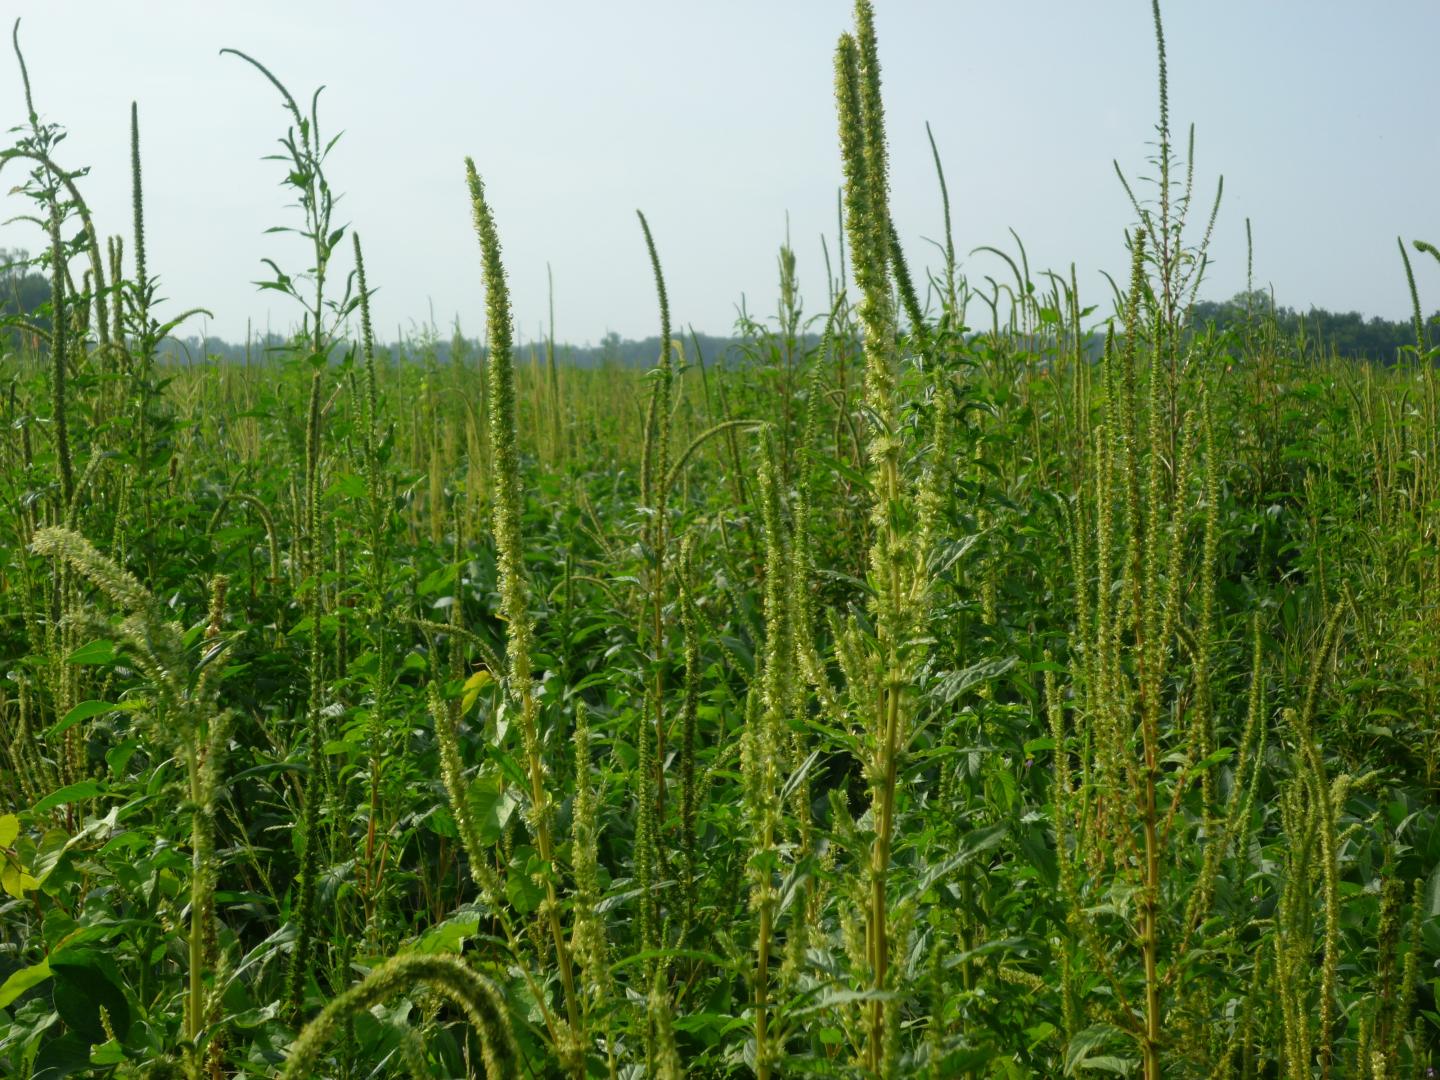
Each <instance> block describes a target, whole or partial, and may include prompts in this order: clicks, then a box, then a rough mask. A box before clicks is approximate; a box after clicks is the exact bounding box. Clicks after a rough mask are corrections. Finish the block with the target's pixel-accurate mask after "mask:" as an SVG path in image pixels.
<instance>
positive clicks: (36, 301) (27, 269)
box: [0, 248, 50, 349]
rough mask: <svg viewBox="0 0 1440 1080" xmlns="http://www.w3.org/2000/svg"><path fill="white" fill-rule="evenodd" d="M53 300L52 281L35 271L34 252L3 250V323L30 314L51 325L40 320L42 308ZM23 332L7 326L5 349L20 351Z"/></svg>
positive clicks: (0, 306) (0, 275)
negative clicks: (51, 295) (17, 348)
mask: <svg viewBox="0 0 1440 1080" xmlns="http://www.w3.org/2000/svg"><path fill="white" fill-rule="evenodd" d="M49 300H50V280H49V279H48V278H47V277H45V276H44V275H43V274H40V273H38V272H37V271H36V270H35V266H34V264H33V263H32V262H31V260H30V253H29V252H28V251H24V250H21V249H18V248H15V249H12V248H0V320H3V319H6V318H9V317H12V316H15V315H27V316H31V317H33V318H34V321H35V322H37V323H39V324H40V325H41V326H48V325H49V320H48V319H45V318H42V317H36V312H37V311H38V310H39V309H40V307H41V306H42V305H44V304H46V303H48V302H49ZM21 333H22V331H21V330H20V329H19V328H18V327H15V326H6V327H5V328H4V334H3V337H0V340H3V341H4V344H5V348H7V349H13V348H16V347H17V346H18V345H19V344H20V342H21Z"/></svg>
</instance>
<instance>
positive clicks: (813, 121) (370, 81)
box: [0, 0, 1440, 342]
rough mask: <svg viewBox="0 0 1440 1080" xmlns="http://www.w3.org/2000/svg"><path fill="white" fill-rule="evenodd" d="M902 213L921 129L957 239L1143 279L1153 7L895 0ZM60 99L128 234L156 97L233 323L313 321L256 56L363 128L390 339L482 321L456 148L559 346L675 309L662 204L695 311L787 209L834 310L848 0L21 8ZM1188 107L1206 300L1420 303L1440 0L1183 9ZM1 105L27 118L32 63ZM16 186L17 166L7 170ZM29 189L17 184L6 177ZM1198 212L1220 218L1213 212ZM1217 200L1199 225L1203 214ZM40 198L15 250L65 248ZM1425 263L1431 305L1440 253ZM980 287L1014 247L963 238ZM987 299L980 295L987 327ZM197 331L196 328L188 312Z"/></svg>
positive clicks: (741, 286)
mask: <svg viewBox="0 0 1440 1080" xmlns="http://www.w3.org/2000/svg"><path fill="white" fill-rule="evenodd" d="M876 8H877V25H878V33H879V41H880V57H881V64H882V68H883V75H884V86H885V95H886V107H887V111H888V113H887V117H888V124H889V135H890V142H891V153H892V157H891V162H892V183H893V209H894V215H895V218H896V223H897V226H898V228H899V230H900V233H901V237H902V241H903V242H904V243H905V245H906V247H907V250H908V251H909V252H910V253H911V257H912V260H913V261H915V262H923V261H925V260H927V259H932V260H933V249H932V248H930V247H929V245H927V244H926V243H925V241H924V239H922V238H926V237H930V238H934V237H938V236H939V234H940V208H939V199H938V193H937V189H936V184H935V178H934V172H933V168H932V166H931V164H930V160H929V147H928V144H927V143H926V139H925V126H924V125H925V122H926V121H927V120H928V121H929V122H930V123H931V125H932V127H933V128H934V131H935V136H936V139H937V142H938V144H939V147H940V151H941V154H942V156H943V159H944V163H945V168H946V172H947V177H948V180H949V184H950V191H951V197H952V201H953V206H954V228H955V240H956V246H957V248H958V249H959V250H960V251H961V252H962V253H965V252H969V251H970V250H971V249H972V248H974V247H976V246H977V245H981V244H994V245H1000V246H1008V245H1009V244H1010V237H1009V234H1008V232H1007V228H1010V227H1013V228H1014V229H1015V230H1016V231H1017V232H1018V233H1019V234H1020V236H1021V237H1022V239H1023V240H1024V241H1025V243H1026V246H1027V249H1028V251H1029V255H1030V261H1031V265H1032V266H1033V267H1052V268H1055V269H1058V270H1064V269H1066V268H1067V267H1068V265H1069V264H1070V262H1072V261H1073V262H1075V263H1076V264H1077V267H1078V270H1079V273H1080V281H1081V289H1082V298H1083V299H1085V301H1086V302H1089V303H1100V304H1101V305H1102V310H1108V307H1109V290H1108V287H1107V286H1105V285H1104V284H1103V280H1102V279H1101V278H1100V277H1099V273H1098V271H1099V270H1101V269H1105V270H1109V271H1110V272H1111V273H1113V274H1115V275H1116V276H1117V277H1120V276H1122V275H1123V271H1124V263H1125V257H1124V251H1123V246H1122V243H1123V235H1122V234H1123V230H1124V228H1125V227H1126V226H1127V225H1128V224H1129V223H1130V222H1131V220H1132V217H1133V215H1132V213H1131V211H1130V208H1129V205H1128V203H1127V201H1126V198H1125V195H1124V193H1123V191H1122V189H1121V187H1120V185H1119V183H1118V181H1117V180H1116V178H1115V175H1114V171H1113V168H1112V165H1111V161H1112V159H1118V160H1119V161H1120V163H1121V165H1122V166H1123V167H1124V168H1125V169H1126V170H1127V171H1128V172H1129V173H1130V174H1131V175H1132V176H1134V175H1143V174H1145V173H1146V167H1145V165H1146V157H1147V154H1148V153H1149V152H1150V149H1151V147H1150V143H1151V141H1152V140H1153V139H1154V133H1155V122H1156V108H1157V107H1156V90H1155V81H1156V64H1155V52H1154V44H1153V35H1152V28H1151V21H1150V11H1149V4H1148V3H1147V2H1145V0H1090V2H1087V3H1074V2H1069V0H1029V2H1026V3H1018V2H1005V3H1000V2H995V0H992V2H990V3H979V2H972V0H932V2H921V0H876ZM8 10H9V11H11V12H13V13H15V14H18V15H20V16H22V17H23V22H22V25H21V43H22V46H23V47H24V49H25V55H26V58H27V61H28V63H29V67H30V73H31V79H32V82H33V85H34V91H35V101H36V105H37V108H38V109H39V110H40V112H41V113H42V115H43V116H44V117H45V118H47V119H50V120H55V121H58V122H60V123H62V124H64V125H65V126H66V127H67V128H68V130H69V132H70V137H69V138H68V140H67V141H66V142H65V144H64V145H63V146H62V148H61V160H62V163H63V164H65V165H67V166H72V167H73V166H75V165H79V164H89V165H91V166H92V172H91V174H90V176H89V177H87V178H86V179H85V180H84V181H83V185H84V191H85V192H86V193H87V196H88V198H89V200H90V203H91V206H92V209H93V210H94V213H95V219H96V224H97V227H98V228H99V229H100V231H101V232H102V233H105V232H118V233H124V234H126V235H127V239H128V233H129V231H130V225H129V221H130V217H129V179H128V146H127V142H128V110H129V104H130V101H131V100H132V99H134V100H136V101H138V102H139V106H140V117H141V127H142V137H143V146H144V163H145V187H146V197H147V213H148V217H147V226H148V231H149V255H150V267H151V271H152V273H157V274H159V275H160V277H161V279H162V284H163V289H162V292H163V294H164V295H165V296H167V297H169V298H170V299H171V301H172V302H173V303H174V305H176V308H175V310H178V309H179V307H189V306H193V305H204V306H207V307H209V308H210V309H211V310H213V311H214V313H215V319H214V320H213V321H212V322H210V323H209V327H208V329H209V331H210V332H211V333H214V334H219V335H221V336H225V337H228V338H232V339H233V338H240V337H243V335H244V333H245V326H246V320H247V318H249V319H253V320H254V321H255V324H256V325H257V327H263V326H264V325H266V323H267V321H268V323H269V325H271V326H272V327H273V328H274V329H276V330H284V329H287V328H288V327H290V326H291V325H292V324H293V322H294V321H295V320H296V316H297V312H296V311H295V310H294V309H293V308H291V307H289V306H287V305H286V304H285V303H284V301H283V298H279V297H278V296H277V295H276V294H274V293H258V292H257V291H256V289H255V288H254V286H253V284H251V283H252V282H253V281H254V280H255V279H256V278H258V277H260V276H261V275H262V267H261V264H260V259H261V257H262V256H265V255H270V256H273V257H275V258H276V259H277V261H279V262H280V263H281V264H282V265H283V266H286V267H287V268H294V269H298V268H300V267H301V266H302V261H301V260H302V258H303V253H302V252H300V251H298V250H297V249H296V247H295V246H294V245H293V242H292V243H287V242H285V241H284V240H283V238H280V237H276V236H266V235H264V229H265V228H266V227H267V226H270V225H274V224H283V223H288V222H290V221H292V220H293V218H292V216H291V215H292V213H293V212H292V211H287V210H286V208H285V205H284V204H285V201H286V200H285V197H284V192H283V191H282V190H281V188H280V187H279V183H278V181H279V180H280V178H281V175H282V172H281V167H280V166H279V165H278V164H277V163H275V162H266V161H262V160H260V159H261V157H262V156H263V155H264V154H267V153H270V152H272V151H273V150H274V149H275V141H274V140H275V139H276V137H277V136H279V135H280V134H282V133H283V130H284V126H285V115H284V113H283V112H282V110H281V108H280V104H279V98H278V96H277V94H276V93H275V91H274V90H273V89H272V88H271V87H270V86H269V85H268V84H267V83H265V82H264V81H263V80H262V79H261V77H260V76H259V75H258V74H257V73H256V72H255V71H254V70H252V69H250V68H249V67H247V66H246V65H244V64H242V63H241V62H239V61H237V60H236V59H234V58H233V57H222V56H220V55H218V53H219V50H220V48H221V47H223V46H233V47H235V48H239V49H242V50H244V51H246V52H249V53H251V54H252V55H254V56H256V57H257V58H259V59H261V60H263V61H264V62H265V63H267V64H268V65H269V66H270V67H271V69H272V70H273V71H274V72H275V73H276V74H277V75H278V76H279V77H280V78H281V79H282V80H283V81H285V82H286V83H287V84H288V85H289V86H290V88H291V90H292V91H293V92H294V93H295V94H296V96H297V97H306V98H308V95H309V93H310V92H311V91H312V90H313V89H314V87H315V86H317V85H319V84H321V83H323V84H324V85H325V87H326V90H325V93H324V94H323V95H322V97H321V122H322V125H323V126H325V127H327V128H328V129H329V130H330V131H338V130H340V129H342V128H343V129H344V132H345V134H344V137H343V138H342V139H341V141H340V143H339V145H338V146H337V148H336V150H335V152H334V154H333V156H332V158H331V162H330V167H329V172H330V176H331V179H332V182H333V183H334V185H335V186H336V187H337V188H338V189H339V190H341V191H343V192H345V199H344V202H343V203H342V204H341V208H340V212H341V215H342V217H343V219H344V220H347V221H349V222H352V223H353V224H354V225H355V227H357V228H358V229H359V230H360V232H361V235H362V238H363V239H364V241H365V246H366V262H367V268H368V270H369V274H370V280H371V285H372V287H377V288H378V289H379V290H380V292H379V295H378V296H377V297H376V302H375V307H376V321H377V324H378V326H377V329H378V331H379V333H380V334H381V336H382V337H385V338H390V337H393V336H394V334H395V332H396V331H395V329H394V328H396V327H404V328H405V329H406V330H407V331H409V330H410V329H412V328H413V327H414V326H415V325H416V324H417V323H419V322H424V321H426V320H428V318H429V313H430V311H431V308H432V305H433V310H434V312H435V316H436V318H437V320H438V321H439V322H440V324H441V325H442V327H444V328H447V330H446V332H448V324H449V322H450V320H451V319H453V318H454V316H456V315H457V314H458V315H459V317H460V319H461V321H462V324H463V326H464V327H465V329H466V331H467V332H468V333H470V334H472V335H478V333H479V331H480V328H481V322H482V314H481V313H482V310H483V309H482V295H481V290H480V281H479V268H478V264H479V260H478V256H477V248H476V244H475V239H474V235H473V232H472V229H471V225H470V216H469V209H468V206H467V199H466V192H465V184H464V174H463V166H462V159H463V157H464V155H466V154H472V155H473V156H474V157H475V160H476V162H477V164H478V166H479V168H480V171H481V173H482V174H483V176H484V177H485V179H486V182H487V185H488V188H489V192H490V195H491V199H492V202H493V205H494V209H495V213H496V215H497V218H498V221H499V227H500V233H501V237H502V239H503V241H504V245H505V255H506V263H507V266H508V268H509V271H510V277H511V284H512V289H513V293H514V301H515V315H516V320H517V323H518V325H519V327H520V329H521V331H522V333H523V334H524V335H525V337H526V338H533V337H534V336H535V335H536V334H537V332H538V329H539V327H540V325H541V321H542V320H543V319H544V317H545V296H546V284H545V280H546V275H545V267H546V263H547V262H548V263H550V264H551V266H552V267H553V270H554V277H555V292H556V330H557V336H558V337H559V338H560V339H561V340H562V341H574V342H585V341H597V340H598V339H599V338H600V337H601V336H602V335H603V334H605V333H606V332H607V331H610V330H614V331H616V332H618V333H620V334H621V335H623V336H626V337H643V336H645V335H648V334H653V333H654V332H655V328H656V321H657V320H656V315H655V303H654V296H653V288H652V284H651V279H650V273H649V267H648V265H647V262H646V256H645V249H644V244H643V240H642V237H641V234H640V229H639V227H638V224H637V222H636V219H635V213H634V211H635V208H636V207H640V208H642V209H644V210H645V212H646V214H647V216H648V217H649V219H650V223H651V226H652V228H653V229H654V233H655V238H656V242H657V243H658V245H659V248H660V252H661V257H662V259H663V261H664V265H665V271H666V276H667V279H668V283H669V286H670V296H671V306H672V310H673V313H674V316H675V320H676V322H677V324H679V325H681V326H683V325H686V324H692V325H694V326H695V328H696V329H698V330H703V331H707V332H711V333H726V332H728V331H729V330H730V328H731V327H732V326H733V324H734V320H735V313H736V308H737V305H738V304H739V303H740V301H741V298H742V296H744V297H746V298H748V303H749V306H750V309H751V310H752V312H757V313H768V312H770V311H772V310H773V307H774V297H775V295H776V287H775V280H776V269H775V256H776V249H777V247H778V245H779V244H780V243H781V241H782V240H783V238H784V235H785V224H786V214H787V213H788V214H789V221H790V230H791V236H792V239H793V244H794V247H795V249H796V252H797V254H798V257H799V265H800V273H801V284H802V288H803V289H804V292H805V295H806V298H807V301H808V309H809V310H810V311H812V312H813V311H816V310H818V309H820V308H821V307H823V305H824V303H825V278H824V272H823V261H822V252H821V246H820V236H821V234H822V233H824V234H826V236H827V237H828V238H829V240H830V242H831V250H832V252H833V250H834V236H835V232H836V220H835V192H836V187H837V185H838V183H839V179H840V164H839V154H838V150H837V145H836V137H835V121H834V109H833V102H832V96H831V88H832V77H831V56H832V51H833V49H834V45H835V39H836V37H837V35H838V34H839V33H840V32H841V31H842V30H844V29H846V28H847V27H848V25H849V21H850V13H849V4H848V3H847V2H846V0H767V2H763V3H762V2H759V0H725V2H708V3H699V2H693V0H664V2H661V0H607V2H605V3H595V2H593V0H548V2H544V3H539V2H537V3H520V2H503V0H470V2H467V3H458V2H457V3H439V2H429V0H416V2H413V3H408V4H399V3H395V2H394V0H388V2H383V3H382V2H369V0H365V2H344V3H342V2H338V0H306V2H304V3H297V2H295V0H286V2H277V0H250V2H248V3H246V4H224V5H221V4H212V3H192V2H185V3H180V2H159V0H152V2H148V3H147V2H130V3H124V4H119V3H100V2H84V3H82V2H80V0H18V2H15V3H12V4H11V5H9V6H8ZM1165 17H1166V30H1167V36H1168V39H1169V62H1170V80H1171V82H1170V89H1171V93H1170V100H1171V107H1172V116H1173V120H1174V124H1175V126H1176V128H1177V131H1180V132H1182V133H1183V131H1184V128H1185V125H1187V124H1188V123H1189V122H1191V121H1194V123H1195V124H1196V130H1197V134H1196V147H1197V155H1196V156H1197V171H1196V176H1197V187H1198V188H1199V189H1200V190H1201V191H1203V192H1204V193H1205V198H1206V200H1207V201H1208V199H1209V196H1210V194H1211V192H1212V191H1213V188H1214V184H1215V181H1216V178H1217V177H1218V175H1219V174H1221V173H1223V174H1224V176H1225V201H1224V204H1223V206H1222V208H1221V214H1220V218H1219V222H1218V225H1217V228H1216V235H1215V241H1214V246H1213V252H1212V253H1213V259H1214V265H1213V267H1212V270H1211V275H1210V278H1209V284H1208V286H1207V288H1206V289H1205V290H1204V293H1205V294H1206V295H1209V296H1210V297H1213V298H1223V297H1227V296H1229V295H1231V294H1233V293H1234V292H1236V291H1238V290H1239V289H1241V288H1243V286H1244V281H1245V225H1244V223H1245V218H1246V217H1247V216H1248V217H1250V218H1251V219H1252V221H1253V226H1254V233H1255V270H1256V280H1257V284H1261V285H1266V284H1273V286H1274V289H1275V294H1276V297H1277V299H1278V300H1279V301H1280V302H1281V303H1284V304H1289V305H1292V306H1295V307H1300V308H1302V309H1303V308H1305V307H1308V306H1309V305H1311V304H1315V305H1319V306H1323V307H1328V308H1332V309H1341V310H1351V309H1358V310H1361V311H1363V312H1365V313H1367V314H1382V315H1386V316H1388V317H1392V318H1394V317H1400V316H1402V315H1404V314H1405V313H1406V311H1407V310H1408V299H1407V294H1406V288H1405V282H1404V276H1403V272H1402V269H1401V266H1400V264H1399V258H1398V255H1397V253H1396V249H1395V237H1396V235H1397V234H1403V235H1404V236H1405V237H1406V238H1407V239H1408V238H1411V237H1421V238H1430V239H1434V240H1437V241H1440V183H1437V180H1436V178H1437V176H1440V168H1437V165H1440V160H1437V158H1440V140H1437V139H1435V137H1434V132H1433V119H1432V118H1433V115H1434V111H1435V109H1436V108H1437V107H1440V65H1436V64H1435V63H1434V62H1433V47H1434V43H1435V42H1436V41H1437V40H1440V34H1437V32H1440V4H1437V3H1436V2H1435V0H1385V2H1384V3H1377V4H1359V3H1353V2H1343V0H1303V2H1302V0H1266V2H1264V3H1257V2H1255V0H1207V2H1205V3H1200V2H1198V0H1184V2H1177V0H1171V2H1170V3H1169V4H1167V5H1166V10H1165ZM0 64H3V66H4V68H5V70H6V72H7V74H6V75H5V76H3V77H0V110H3V113H0V116H3V117H4V118H8V119H7V121H6V126H10V125H13V124H19V123H21V122H22V121H23V120H24V109H23V102H22V98H21V92H20V81H19V74H18V68H17V67H16V65H15V63H14V60H13V57H11V56H9V55H8V53H7V54H6V56H5V58H4V59H3V60H0ZM16 179H18V177H16V178H15V179H12V180H10V181H9V182H7V183H6V184H5V185H4V187H6V188H8V186H9V184H10V183H14V182H16ZM9 203H10V205H9V206H8V207H6V210H7V214H6V216H8V214H9V213H19V212H21V210H22V207H21V205H20V204H19V202H18V200H16V199H14V198H13V197H12V198H11V199H10V200H9ZM1197 216H1201V215H1197ZM1197 224H1200V223H1199V222H1197ZM42 244H43V239H42V238H40V237H39V236H38V235H36V234H35V232H34V230H33V229H32V228H31V227H29V226H26V225H23V224H10V225H5V226H3V227H0V246H8V247H28V248H30V249H31V250H34V249H35V248H37V247H39V246H41V245H42ZM1426 263H1427V264H1428V265H1424V266H1423V267H1421V280H1420V286H1421V292H1422V300H1423V301H1424V302H1425V306H1426V308H1427V310H1433V309H1435V308H1436V307H1440V267H1436V266H1434V265H1433V263H1431V261H1430V260H1426ZM963 269H964V270H965V271H966V272H967V273H968V274H970V275H971V276H972V278H976V279H978V278H979V277H980V276H981V275H982V274H985V273H990V274H995V275H996V276H1000V271H1001V270H1003V269H1004V268H1003V264H1000V263H999V262H998V260H996V259H995V258H994V257H993V256H989V255H985V254H983V253H981V254H974V255H966V256H965V260H964V267H963ZM980 315H981V311H980V310H979V309H977V310H974V311H972V321H977V320H978V319H979V318H980ZM196 329H197V330H198V329H199V328H198V326H197V327H196Z"/></svg>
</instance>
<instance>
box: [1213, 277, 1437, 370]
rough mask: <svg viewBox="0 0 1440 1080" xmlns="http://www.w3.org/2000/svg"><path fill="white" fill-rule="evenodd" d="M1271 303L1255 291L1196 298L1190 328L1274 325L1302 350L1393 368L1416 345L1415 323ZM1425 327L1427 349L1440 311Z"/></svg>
mask: <svg viewBox="0 0 1440 1080" xmlns="http://www.w3.org/2000/svg"><path fill="white" fill-rule="evenodd" d="M1271 303H1272V301H1271V298H1270V294H1269V293H1266V292H1262V291H1260V290H1258V289H1257V290H1256V291H1255V292H1252V293H1249V294H1246V293H1243V292H1241V293H1236V294H1235V295H1234V296H1232V297H1231V298H1230V299H1229V300H1201V301H1199V302H1198V303H1196V305H1195V309H1194V325H1195V326H1196V328H1197V329H1198V328H1202V327H1204V326H1206V325H1207V324H1213V325H1214V327H1215V328H1216V329H1217V330H1221V331H1224V330H1230V329H1243V328H1245V327H1246V326H1247V325H1248V326H1252V327H1256V328H1259V327H1262V326H1266V325H1270V324H1272V323H1273V325H1274V328H1275V330H1276V331H1277V332H1278V334H1279V336H1280V337H1281V338H1282V339H1284V340H1287V341H1297V340H1299V341H1303V342H1304V343H1305V345H1306V348H1307V349H1309V348H1313V349H1316V350H1319V351H1320V352H1323V353H1326V354H1329V353H1331V352H1333V353H1335V354H1336V355H1338V356H1343V357H1347V358H1349V359H1352V360H1373V361H1377V362H1379V363H1382V364H1393V363H1394V362H1395V360H1396V358H1397V357H1398V356H1399V355H1400V350H1402V349H1405V348H1411V349H1413V348H1414V346H1415V324H1414V323H1413V322H1411V321H1410V320H1409V319H1405V320H1401V321H1398V322H1391V321H1390V320H1389V319H1382V318H1381V317H1380V316H1378V315H1376V316H1372V317H1371V318H1369V319H1367V318H1366V317H1365V316H1364V315H1361V314H1360V313H1359V312H1358V311H1327V310H1326V309H1325V308H1318V307H1312V308H1310V310H1309V311H1305V312H1300V311H1296V310H1295V309H1294V308H1290V307H1284V306H1276V307H1273V308H1272V307H1271ZM1424 327H1425V338H1426V341H1425V344H1426V346H1427V347H1428V346H1429V345H1431V344H1434V343H1435V342H1436V341H1440V311H1437V312H1435V313H1434V314H1432V315H1431V316H1430V317H1429V318H1428V319H1426V320H1425V324H1424Z"/></svg>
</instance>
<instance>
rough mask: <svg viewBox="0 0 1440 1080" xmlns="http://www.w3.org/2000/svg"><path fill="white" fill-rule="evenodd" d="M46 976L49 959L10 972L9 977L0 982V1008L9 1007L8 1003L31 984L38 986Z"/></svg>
mask: <svg viewBox="0 0 1440 1080" xmlns="http://www.w3.org/2000/svg"><path fill="white" fill-rule="evenodd" d="M48 978H50V961H49V960H41V961H40V963H38V964H32V965H30V967H25V968H21V969H20V970H19V971H14V972H11V973H10V977H9V978H8V979H6V980H5V981H4V982H3V983H0V1009H6V1008H9V1007H10V1003H11V1002H12V1001H14V1000H15V999H16V998H18V997H19V996H20V995H21V994H23V993H25V991H26V990H29V989H30V988H31V987H32V986H39V985H40V984H41V983H42V982H44V981H45V980H46V979H48Z"/></svg>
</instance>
